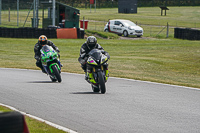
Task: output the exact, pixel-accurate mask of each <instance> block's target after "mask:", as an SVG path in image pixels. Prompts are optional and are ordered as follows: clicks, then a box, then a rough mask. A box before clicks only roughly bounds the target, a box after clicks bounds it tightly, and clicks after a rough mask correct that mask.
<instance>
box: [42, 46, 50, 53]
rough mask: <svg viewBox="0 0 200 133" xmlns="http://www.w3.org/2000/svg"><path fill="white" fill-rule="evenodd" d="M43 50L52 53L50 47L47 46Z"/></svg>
mask: <svg viewBox="0 0 200 133" xmlns="http://www.w3.org/2000/svg"><path fill="white" fill-rule="evenodd" d="M42 50H43V51H45V52H49V51H52V48H51V47H50V46H48V45H45V46H43V47H42Z"/></svg>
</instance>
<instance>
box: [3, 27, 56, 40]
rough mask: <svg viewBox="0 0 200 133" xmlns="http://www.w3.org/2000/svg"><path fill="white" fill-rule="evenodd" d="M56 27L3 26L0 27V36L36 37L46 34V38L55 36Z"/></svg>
mask: <svg viewBox="0 0 200 133" xmlns="http://www.w3.org/2000/svg"><path fill="white" fill-rule="evenodd" d="M56 30H57V28H45V29H42V28H30V27H24V28H23V27H22V28H5V27H0V37H8V38H38V37H39V36H40V35H46V36H47V37H48V38H57V32H56Z"/></svg>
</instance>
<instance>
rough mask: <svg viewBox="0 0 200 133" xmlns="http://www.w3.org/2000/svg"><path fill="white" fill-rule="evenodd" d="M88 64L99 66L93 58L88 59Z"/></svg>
mask: <svg viewBox="0 0 200 133" xmlns="http://www.w3.org/2000/svg"><path fill="white" fill-rule="evenodd" d="M87 62H88V63H89V64H92V65H97V63H96V61H95V60H93V59H92V58H91V57H89V58H88V60H87Z"/></svg>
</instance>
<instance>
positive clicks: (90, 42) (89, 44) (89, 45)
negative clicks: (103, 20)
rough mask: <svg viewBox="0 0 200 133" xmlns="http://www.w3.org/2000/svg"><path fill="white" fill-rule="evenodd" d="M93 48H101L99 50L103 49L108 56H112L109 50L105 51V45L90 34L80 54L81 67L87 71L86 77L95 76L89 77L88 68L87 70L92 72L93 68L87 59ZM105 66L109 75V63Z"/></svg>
mask: <svg viewBox="0 0 200 133" xmlns="http://www.w3.org/2000/svg"><path fill="white" fill-rule="evenodd" d="M92 49H99V50H101V52H102V53H103V54H105V55H107V56H108V58H110V55H109V54H108V52H106V51H104V49H103V47H101V45H99V44H98V43H97V39H96V37H94V36H89V37H88V38H87V40H86V42H85V43H84V44H83V45H82V46H81V48H80V56H79V58H78V61H79V63H80V64H81V67H82V69H83V70H84V72H85V79H87V78H93V77H88V75H87V73H86V69H87V72H89V73H91V69H90V68H89V67H88V66H86V62H87V59H88V53H89V52H90V51H91V50H92ZM104 67H105V69H106V73H107V76H108V64H106V65H105V66H104ZM89 76H90V75H89Z"/></svg>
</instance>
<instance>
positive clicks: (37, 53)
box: [34, 35, 60, 73]
mask: <svg viewBox="0 0 200 133" xmlns="http://www.w3.org/2000/svg"><path fill="white" fill-rule="evenodd" d="M44 45H49V46H52V48H53V49H54V50H55V51H56V52H58V53H59V52H60V50H59V49H58V47H56V46H55V45H54V43H53V42H52V41H50V40H47V37H46V36H45V35H41V36H40V37H39V39H38V42H37V43H36V44H35V46H34V52H35V56H34V57H35V59H36V60H37V61H36V66H37V67H39V68H40V69H41V70H42V72H44V73H46V72H45V70H44V68H43V66H42V63H41V52H40V49H41V48H42V47H43V46H44Z"/></svg>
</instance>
